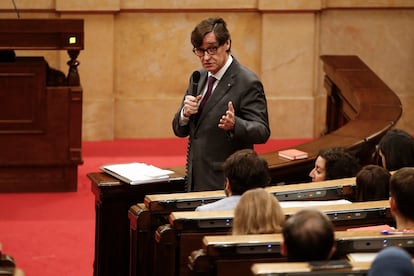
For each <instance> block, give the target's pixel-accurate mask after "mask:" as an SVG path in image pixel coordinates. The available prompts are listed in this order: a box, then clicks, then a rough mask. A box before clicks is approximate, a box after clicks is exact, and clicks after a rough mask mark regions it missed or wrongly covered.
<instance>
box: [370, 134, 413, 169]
mask: <svg viewBox="0 0 414 276" xmlns="http://www.w3.org/2000/svg"><path fill="white" fill-rule="evenodd" d="M378 154H379V156H380V157H381V160H380V161H381V164H382V166H383V167H384V168H386V169H387V170H388V171H395V170H398V169H400V168H403V167H414V138H413V137H412V136H411V135H410V134H408V133H407V132H406V131H404V130H401V129H391V130H389V131H388V132H387V133H386V134H385V135H384V136H383V137H382V138H381V140H380V142H379V143H378Z"/></svg>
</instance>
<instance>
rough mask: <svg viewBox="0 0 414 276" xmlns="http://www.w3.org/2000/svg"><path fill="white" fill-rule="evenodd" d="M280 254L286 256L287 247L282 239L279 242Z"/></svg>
mask: <svg viewBox="0 0 414 276" xmlns="http://www.w3.org/2000/svg"><path fill="white" fill-rule="evenodd" d="M280 254H282V256H285V257H287V248H286V244H285V242H284V241H282V242H281V243H280Z"/></svg>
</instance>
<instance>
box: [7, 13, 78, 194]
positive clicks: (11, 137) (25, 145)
mask: <svg viewBox="0 0 414 276" xmlns="http://www.w3.org/2000/svg"><path fill="white" fill-rule="evenodd" d="M82 49H83V20H82V19H0V98H1V99H2V100H1V101H0V144H1V145H2V148H3V150H2V154H1V156H0V192H52V191H53V192H63V191H76V190H77V181H78V174H77V172H78V170H77V169H78V165H80V164H82V162H83V160H82V145H81V139H82V87H81V86H80V80H79V74H78V71H77V66H78V64H79V62H78V61H77V60H76V58H77V56H78V54H79V52H80V50H82ZM14 50H67V51H68V54H69V57H70V60H69V61H68V65H69V71H68V74H67V76H66V75H65V74H64V73H62V72H60V71H58V70H55V69H52V68H50V67H49V66H48V64H47V62H46V60H44V58H43V57H14V54H15V53H14Z"/></svg>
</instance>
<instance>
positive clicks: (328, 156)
mask: <svg viewBox="0 0 414 276" xmlns="http://www.w3.org/2000/svg"><path fill="white" fill-rule="evenodd" d="M359 169H360V164H359V162H358V160H357V159H356V157H355V156H354V155H353V154H351V153H350V152H349V151H347V150H346V149H345V148H342V147H335V148H329V149H323V150H321V151H319V154H318V157H317V158H316V160H315V168H313V169H312V171H311V172H310V173H309V176H310V177H311V178H312V181H313V182H316V181H324V180H331V179H339V178H345V177H353V176H355V175H356V174H357V173H358V171H359Z"/></svg>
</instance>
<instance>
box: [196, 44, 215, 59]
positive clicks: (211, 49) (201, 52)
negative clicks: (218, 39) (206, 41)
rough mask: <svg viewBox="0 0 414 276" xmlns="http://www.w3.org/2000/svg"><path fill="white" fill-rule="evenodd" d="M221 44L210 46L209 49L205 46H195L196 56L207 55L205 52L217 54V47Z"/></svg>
mask: <svg viewBox="0 0 414 276" xmlns="http://www.w3.org/2000/svg"><path fill="white" fill-rule="evenodd" d="M218 47H219V46H213V47H208V48H207V49H203V48H194V49H193V52H194V54H195V55H196V56H198V57H203V56H204V55H205V53H207V54H209V55H210V56H211V55H215V54H217V49H218Z"/></svg>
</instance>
